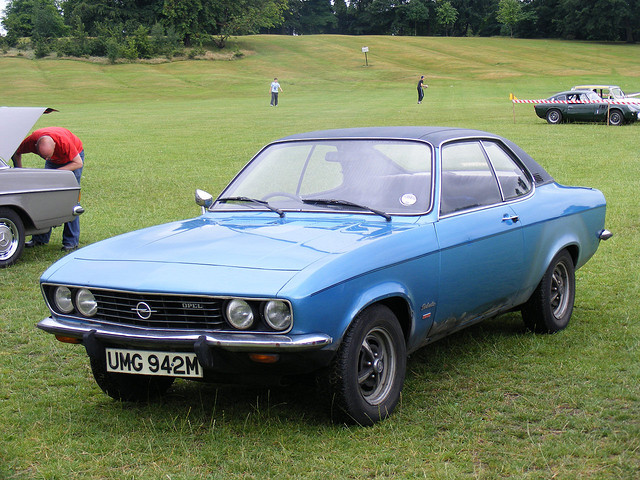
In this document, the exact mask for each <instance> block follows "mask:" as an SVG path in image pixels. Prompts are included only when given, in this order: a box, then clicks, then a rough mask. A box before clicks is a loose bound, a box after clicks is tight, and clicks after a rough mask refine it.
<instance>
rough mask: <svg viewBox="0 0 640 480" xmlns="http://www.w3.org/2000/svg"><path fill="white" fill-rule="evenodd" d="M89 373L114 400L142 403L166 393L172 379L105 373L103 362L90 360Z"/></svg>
mask: <svg viewBox="0 0 640 480" xmlns="http://www.w3.org/2000/svg"><path fill="white" fill-rule="evenodd" d="M90 360H91V372H92V373H93V378H94V379H95V380H96V383H97V384H98V386H99V387H100V388H101V389H102V391H103V392H104V393H106V394H107V395H109V396H110V397H111V398H114V399H116V400H123V401H125V402H144V401H149V400H154V399H155V398H158V397H160V396H162V395H163V394H165V393H166V391H167V390H169V387H170V386H171V385H172V384H173V381H174V378H173V377H161V376H156V375H130V374H128V373H113V372H107V368H106V365H105V362H104V360H96V359H94V358H91V359H90Z"/></svg>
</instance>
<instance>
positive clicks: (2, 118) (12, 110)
mask: <svg viewBox="0 0 640 480" xmlns="http://www.w3.org/2000/svg"><path fill="white" fill-rule="evenodd" d="M49 111H53V109H48V108H45V107H0V132H2V135H0V159H2V160H4V161H5V162H6V163H7V164H8V163H9V159H10V158H11V155H13V154H14V153H15V151H16V150H17V149H18V146H20V143H21V142H22V140H23V139H24V137H26V136H27V134H28V133H29V130H30V129H31V127H33V126H34V125H35V123H36V122H37V121H38V119H39V118H40V116H41V115H42V114H43V113H45V112H47V113H48V112H49Z"/></svg>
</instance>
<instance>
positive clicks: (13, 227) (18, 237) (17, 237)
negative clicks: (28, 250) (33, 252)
mask: <svg viewBox="0 0 640 480" xmlns="http://www.w3.org/2000/svg"><path fill="white" fill-rule="evenodd" d="M23 250H24V224H23V223H22V219H21V218H20V215H18V214H17V213H16V212H14V211H13V210H11V209H10V208H6V207H2V208H0V268H5V267H8V266H10V265H13V264H14V263H16V261H17V260H18V258H20V255H22V251H23Z"/></svg>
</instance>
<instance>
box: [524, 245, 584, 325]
mask: <svg viewBox="0 0 640 480" xmlns="http://www.w3.org/2000/svg"><path fill="white" fill-rule="evenodd" d="M575 295H576V277H575V267H574V265H573V259H572V258H571V255H569V252H567V251H566V250H562V251H561V252H559V253H558V254H557V255H556V256H555V257H554V258H553V260H552V261H551V264H550V265H549V267H548V268H547V271H546V272H545V274H544V276H543V277H542V280H540V283H539V284H538V287H537V288H536V289H535V290H534V292H533V294H532V295H531V298H530V299H529V300H528V301H527V303H526V304H524V305H523V307H522V319H523V320H524V324H525V326H526V327H527V328H529V329H530V330H533V331H534V332H538V333H555V332H558V331H560V330H563V329H564V328H566V327H567V325H568V324H569V320H570V319H571V314H572V313H573V303H574V300H575Z"/></svg>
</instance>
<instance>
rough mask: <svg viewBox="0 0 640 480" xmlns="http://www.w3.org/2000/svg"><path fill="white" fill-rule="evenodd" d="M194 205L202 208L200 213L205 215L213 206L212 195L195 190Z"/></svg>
mask: <svg viewBox="0 0 640 480" xmlns="http://www.w3.org/2000/svg"><path fill="white" fill-rule="evenodd" d="M196 203H197V204H198V205H200V207H201V208H202V213H203V214H205V213H207V209H208V208H209V207H210V206H211V205H213V195H211V194H210V193H207V192H205V191H204V190H200V189H199V188H196Z"/></svg>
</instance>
